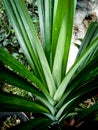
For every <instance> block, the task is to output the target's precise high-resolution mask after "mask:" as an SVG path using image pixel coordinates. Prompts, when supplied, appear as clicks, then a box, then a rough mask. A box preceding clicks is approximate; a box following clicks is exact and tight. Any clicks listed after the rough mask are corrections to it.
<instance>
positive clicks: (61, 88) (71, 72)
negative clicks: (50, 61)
mask: <svg viewBox="0 0 98 130" xmlns="http://www.w3.org/2000/svg"><path fill="white" fill-rule="evenodd" d="M97 47H98V38H96V39H95V40H94V41H93V43H92V44H91V45H90V46H89V47H88V48H87V49H86V50H85V51H84V53H83V54H82V55H81V56H80V58H79V59H78V60H77V61H76V62H75V64H74V65H73V66H72V67H71V69H70V70H69V72H68V73H67V75H66V76H65V78H64V80H63V81H62V83H61V84H60V86H59V87H58V89H57V91H56V93H55V96H54V100H57V101H59V100H60V99H61V97H62V96H63V94H64V91H65V89H66V88H67V85H68V83H69V81H70V80H71V78H72V77H73V75H74V74H75V71H76V70H77V68H78V67H79V66H80V65H81V64H83V62H84V63H85V60H86V58H87V57H88V56H89V55H90V54H93V53H94V50H95V49H96V48H97Z"/></svg>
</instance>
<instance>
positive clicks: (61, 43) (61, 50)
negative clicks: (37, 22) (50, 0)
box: [53, 0, 75, 86]
mask: <svg viewBox="0 0 98 130" xmlns="http://www.w3.org/2000/svg"><path fill="white" fill-rule="evenodd" d="M60 2H61V1H60ZM58 4H60V5H58V7H59V6H61V3H59V2H58ZM63 4H64V12H62V10H61V14H60V16H59V15H58V14H56V16H55V17H56V23H54V26H53V29H54V30H53V31H54V32H53V35H54V36H53V40H54V39H55V40H56V41H53V42H54V43H53V46H54V47H53V51H54V52H53V53H55V54H53V55H55V56H53V57H54V63H53V77H54V79H55V82H56V84H57V86H59V84H60V82H61V80H62V79H63V77H64V76H65V72H66V66H67V60H68V54H69V49H70V44H71V35H72V27H73V21H74V10H75V1H74V0H72V1H68V0H65V1H63ZM69 5H70V6H69ZM61 8H62V7H61ZM59 11H60V8H59V9H58V10H57V12H58V13H60V12H59ZM63 13H64V14H63ZM62 15H63V16H62ZM59 17H60V18H59ZM61 17H62V19H61ZM57 18H59V19H58V21H57ZM61 20H62V21H61ZM69 21H70V24H69ZM59 22H60V25H59V24H58V23H59ZM55 26H57V28H58V30H56V29H55V28H56V27H55ZM56 36H57V37H56ZM56 38H57V39H56Z"/></svg>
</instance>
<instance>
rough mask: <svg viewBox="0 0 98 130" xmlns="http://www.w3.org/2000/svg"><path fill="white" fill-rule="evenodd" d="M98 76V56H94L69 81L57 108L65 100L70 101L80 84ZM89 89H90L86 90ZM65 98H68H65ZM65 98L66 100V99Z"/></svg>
mask: <svg viewBox="0 0 98 130" xmlns="http://www.w3.org/2000/svg"><path fill="white" fill-rule="evenodd" d="M97 76H98V56H96V57H95V58H94V59H93V60H92V61H90V63H88V65H87V66H86V67H85V68H84V69H83V70H82V71H80V72H79V73H78V74H76V76H75V77H74V78H73V79H72V80H71V81H70V83H69V84H68V87H67V89H66V91H65V93H64V95H63V98H62V99H61V100H60V103H59V104H58V106H59V107H60V104H63V102H65V100H70V98H71V96H70V95H73V92H74V90H78V89H79V88H80V86H81V85H82V84H86V83H87V82H88V81H90V80H92V79H93V78H94V77H97ZM88 89H90V87H89V88H88ZM67 96H68V97H69V98H67ZM66 98H67V99H66Z"/></svg>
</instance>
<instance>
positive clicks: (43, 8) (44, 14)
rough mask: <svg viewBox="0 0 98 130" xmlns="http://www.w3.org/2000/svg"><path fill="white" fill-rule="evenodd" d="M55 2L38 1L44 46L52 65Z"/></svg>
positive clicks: (52, 0) (50, 0)
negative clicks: (51, 51) (51, 52)
mask: <svg viewBox="0 0 98 130" xmlns="http://www.w3.org/2000/svg"><path fill="white" fill-rule="evenodd" d="M53 7H54V0H49V1H47V0H46V1H44V0H38V9H39V20H40V30H41V40H42V45H43V48H44V51H45V54H46V57H47V60H48V62H49V64H50V50H51V40H52V24H53Z"/></svg>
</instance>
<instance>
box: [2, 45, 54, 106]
mask: <svg viewBox="0 0 98 130" xmlns="http://www.w3.org/2000/svg"><path fill="white" fill-rule="evenodd" d="M0 61H1V63H3V64H5V65H7V66H9V67H10V68H11V69H13V70H14V71H15V72H17V73H19V74H20V75H21V76H23V77H24V78H26V79H28V80H30V81H31V82H32V83H34V84H35V85H36V86H37V87H39V89H41V90H42V91H43V93H44V94H45V96H46V97H47V98H48V100H49V101H50V102H51V103H52V104H54V103H53V100H52V99H51V97H50V95H49V93H48V91H47V89H46V88H45V87H44V85H43V84H42V83H41V82H40V80H39V79H37V78H36V77H35V76H34V75H33V74H32V73H31V72H29V70H28V69H27V68H26V67H24V66H23V65H22V64H21V63H20V62H18V61H17V60H16V59H15V58H14V57H13V56H12V55H10V54H8V52H6V51H5V50H4V49H3V48H1V47H0ZM1 76H2V75H1Z"/></svg>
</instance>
